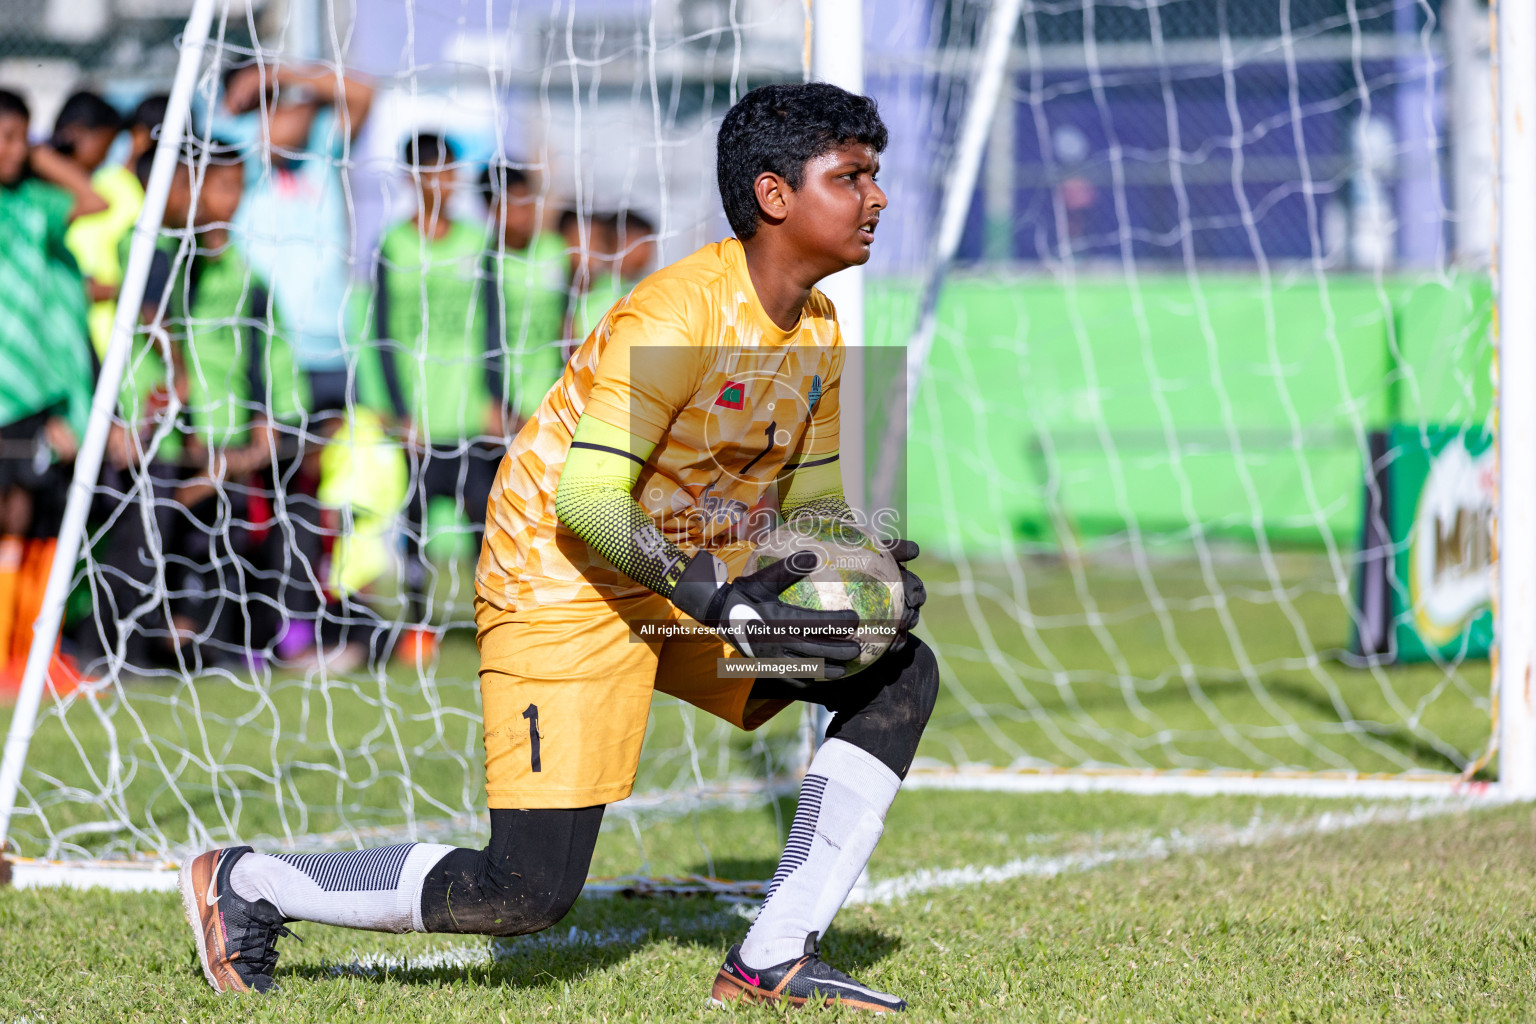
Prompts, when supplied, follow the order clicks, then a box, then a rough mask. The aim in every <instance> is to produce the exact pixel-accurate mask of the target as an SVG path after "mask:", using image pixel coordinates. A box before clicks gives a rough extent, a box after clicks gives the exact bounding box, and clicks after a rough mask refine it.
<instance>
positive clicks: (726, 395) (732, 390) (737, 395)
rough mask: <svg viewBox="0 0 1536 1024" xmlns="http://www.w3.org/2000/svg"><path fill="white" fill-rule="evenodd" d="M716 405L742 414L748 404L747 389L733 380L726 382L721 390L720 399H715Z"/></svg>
mask: <svg viewBox="0 0 1536 1024" xmlns="http://www.w3.org/2000/svg"><path fill="white" fill-rule="evenodd" d="M715 404H716V405H723V406H725V407H726V408H727V409H735V410H736V411H737V412H740V411H741V410H742V409H744V408H745V407H746V404H747V389H746V387H745V386H743V385H741V384H738V383H736V382H735V381H733V380H728V381H726V382H725V386H724V387H722V388H721V389H720V395H719V397H717V398H716V399H715Z"/></svg>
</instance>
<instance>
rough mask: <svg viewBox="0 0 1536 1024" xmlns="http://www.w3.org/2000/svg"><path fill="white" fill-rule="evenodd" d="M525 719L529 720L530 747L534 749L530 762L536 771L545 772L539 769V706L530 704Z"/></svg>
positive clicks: (524, 714)
mask: <svg viewBox="0 0 1536 1024" xmlns="http://www.w3.org/2000/svg"><path fill="white" fill-rule="evenodd" d="M523 717H524V718H526V719H528V745H529V747H531V748H532V750H531V752H530V754H529V757H528V760H529V761H530V762H532V765H533V770H534V771H536V772H538V771H543V769H542V768H540V767H539V706H538V705H537V704H529V705H528V707H527V708H525V709H524V710H523Z"/></svg>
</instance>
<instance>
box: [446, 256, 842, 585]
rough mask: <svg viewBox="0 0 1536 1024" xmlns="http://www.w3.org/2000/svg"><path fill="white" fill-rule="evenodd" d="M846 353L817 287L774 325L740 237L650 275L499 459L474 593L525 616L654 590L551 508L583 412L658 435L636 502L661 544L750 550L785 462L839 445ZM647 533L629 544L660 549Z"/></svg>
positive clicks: (651, 437) (580, 352)
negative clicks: (756, 520) (796, 315)
mask: <svg viewBox="0 0 1536 1024" xmlns="http://www.w3.org/2000/svg"><path fill="white" fill-rule="evenodd" d="M843 354H844V353H843V343H842V336H841V334H840V333H839V331H838V327H837V321H836V314H835V312H834V311H833V308H832V304H831V302H829V301H828V300H827V298H826V296H824V295H822V294H821V293H820V292H819V291H814V290H813V291H812V293H811V298H810V301H809V302H807V303H806V306H805V310H804V312H803V313H802V314H801V318H800V322H799V323H798V324H797V325H796V326H795V327H794V328H793V329H792V330H789V331H785V330H782V329H780V328H779V327H778V326H777V325H775V324H774V323H773V321H772V320H770V319H769V318H768V314H767V313H766V312H765V311H764V309H763V307H762V304H761V303H760V302H758V299H757V294H756V292H755V290H754V289H753V287H752V281H751V278H750V277H749V276H748V273H747V263H746V254H745V252H744V251H743V250H742V247H741V243H740V242H738V241H737V240H736V239H734V238H728V239H726V240H725V241H723V242H719V243H716V244H714V245H707V246H705V247H704V248H702V249H700V250H699V251H698V252H695V253H694V254H693V255H691V256H689V257H687V258H686V259H683V260H679V261H678V262H677V263H674V264H672V265H671V266H669V267H667V268H665V269H663V270H660V271H658V272H657V273H655V274H652V275H651V276H650V277H648V278H646V279H645V280H644V281H642V282H641V283H640V284H639V285H637V286H636V287H635V289H634V291H633V292H631V293H630V294H629V295H628V296H627V297H626V298H624V299H622V300H620V301H619V302H618V303H616V304H615V305H614V306H613V308H612V309H610V310H609V311H608V313H607V315H606V316H604V317H603V319H602V320H601V321H600V322H599V323H598V325H597V327H596V328H595V329H594V330H593V331H592V333H591V334H590V335H589V336H588V337H587V339H586V341H585V342H584V343H583V344H582V345H581V347H580V348H578V349H577V350H576V353H575V354H574V355H573V356H572V357H571V360H570V362H569V363H568V364H567V365H566V367H565V372H564V374H563V375H562V376H561V379H560V380H559V381H558V382H557V383H556V384H555V385H554V387H552V388H551V389H550V390H549V392H548V394H546V395H545V396H544V401H543V402H542V403H541V404H540V405H539V408H538V411H537V412H535V413H534V415H533V417H532V418H531V419H529V421H528V422H527V423H526V424H525V425H524V426H523V429H522V430H521V431H519V432H518V435H517V437H516V438H514V439H513V441H512V444H511V446H510V447H509V448H508V450H507V454H506V457H505V458H504V459H502V461H501V466H500V468H499V469H498V470H497V473H496V483H495V486H494V487H493V489H492V491H491V499H490V505H489V507H488V509H487V516H486V528H485V543H484V545H483V546H482V548H481V551H480V562H479V565H478V567H477V571H476V574H475V578H476V584H477V590H478V593H479V595H480V597H481V598H482V599H483V600H485V601H486V602H487V603H489V604H490V605H492V606H494V607H495V608H497V609H501V610H505V611H519V610H524V609H530V608H536V607H541V606H545V605H553V604H568V603H572V602H602V601H606V600H611V599H613V598H618V597H625V596H631V595H637V594H644V593H647V592H648V591H647V590H646V588H645V587H643V586H641V585H640V584H638V583H636V582H635V581H634V580H632V579H630V578H629V577H628V576H626V575H624V574H623V573H622V572H620V571H619V570H618V569H616V568H614V566H613V564H612V563H611V562H609V561H608V560H607V559H606V558H604V557H603V556H602V555H600V554H598V553H597V552H595V551H593V550H592V549H591V548H590V547H589V546H588V545H587V543H586V541H584V540H582V539H581V538H580V537H578V536H576V534H574V533H573V532H571V531H570V530H569V529H568V528H566V527H565V526H564V525H563V524H562V523H561V522H560V520H559V518H558V517H557V516H556V515H555V492H556V490H557V489H558V488H559V486H560V473H561V470H562V468H563V467H564V465H565V459H566V453H567V452H568V451H569V450H570V446H571V438H572V435H573V434H574V433H575V430H576V423H577V421H578V420H579V419H580V418H581V416H582V415H583V414H588V415H591V416H593V417H595V418H596V419H598V420H601V421H602V422H604V423H607V424H609V425H611V426H614V427H618V428H620V429H622V430H625V431H628V432H629V433H631V434H634V435H635V436H637V437H641V438H644V439H645V440H647V441H651V442H655V444H656V449H655V450H654V451H653V452H652V453H651V455H650V457H649V458H648V459H647V460H646V462H645V464H644V467H643V469H642V470H641V472H640V478H639V480H638V482H637V483H636V484H635V487H634V489H633V491H632V492H631V493H632V494H633V496H634V498H635V500H636V501H638V502H639V503H640V505H641V507H642V508H643V509H645V511H646V512H647V513H649V514H650V516H651V518H652V519H653V520H654V521H655V524H656V526H657V528H658V529H659V530H660V531H661V534H662V536H664V537H665V538H666V539H668V540H670V541H671V542H672V543H674V544H676V545H678V546H679V547H680V548H682V549H683V550H684V551H686V552H688V553H690V554H691V553H692V552H694V551H697V550H700V549H706V550H710V551H714V552H716V553H719V552H721V551H722V550H724V549H727V548H729V547H731V546H733V545H738V544H741V543H742V542H743V540H744V529H743V526H744V520H745V519H746V517H747V513H748V511H749V510H751V509H752V508H753V507H754V506H756V505H758V503H759V502H760V501H761V500H762V499H763V497H764V495H765V494H766V492H767V491H768V489H769V487H770V486H771V485H772V483H773V481H774V479H775V478H776V477H778V476H779V475H780V474H781V473H782V472H783V471H784V468H785V466H786V464H791V465H800V464H805V463H809V462H811V461H814V457H815V456H818V455H820V456H827V455H829V454H830V453H833V452H835V451H836V450H837V446H838V445H837V433H838V379H839V378H840V377H841V375H842V369H843ZM647 534H649V531H642V532H641V533H637V534H636V536H635V537H634V542H635V543H636V544H645V543H654V540H651V541H649V542H648V541H647V539H646V536H645V535H647Z"/></svg>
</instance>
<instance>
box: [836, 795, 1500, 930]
mask: <svg viewBox="0 0 1536 1024" xmlns="http://www.w3.org/2000/svg"><path fill="white" fill-rule="evenodd" d="M1487 805H1488V803H1487V801H1486V800H1477V801H1476V802H1475V806H1480V807H1486V806H1487ZM1470 806H1474V802H1473V801H1470V800H1448V801H1444V802H1440V803H1415V804H1412V805H1410V806H1406V807H1360V808H1356V809H1355V810H1353V811H1348V812H1342V813H1341V812H1335V811H1329V812H1325V813H1323V814H1319V815H1317V816H1316V817H1312V818H1306V819H1303V820H1302V821H1290V822H1285V821H1277V822H1259V821H1253V822H1250V823H1249V824H1247V825H1245V826H1243V827H1242V828H1233V827H1232V826H1230V825H1220V826H1213V827H1210V828H1204V829H1200V830H1199V831H1196V832H1190V833H1185V832H1174V833H1172V834H1171V835H1168V836H1152V837H1151V838H1149V839H1146V840H1144V841H1142V842H1140V843H1134V844H1130V845H1127V846H1122V847H1118V848H1110V849H1107V850H1094V851H1090V852H1085V853H1068V854H1057V855H1052V856H1033V857H1021V858H1018V859H1016V860H1011V861H1009V862H1007V863H1006V864H998V865H995V866H988V867H972V866H970V865H967V866H965V867H960V868H948V869H927V868H925V869H923V870H921V871H913V872H911V873H910V874H906V875H898V876H897V877H895V878H887V879H884V880H882V881H879V882H871V883H868V884H865V885H859V886H855V887H854V890H853V892H851V893H850V894H849V896H848V900H847V903H845V904H844V905H845V906H846V905H848V904H857V903H891V902H894V901H895V900H899V899H905V898H907V897H909V896H915V895H917V894H919V893H925V892H933V891H935V890H939V889H958V888H963V887H965V886H971V885H984V884H988V883H995V882H1007V881H1011V880H1012V879H1015V878H1055V877H1056V876H1057V875H1064V874H1075V873H1078V872H1083V871H1091V870H1093V869H1094V868H1098V867H1103V866H1104V865H1106V864H1114V863H1117V862H1121V861H1147V860H1164V859H1166V858H1168V857H1171V856H1173V855H1175V854H1184V853H1212V852H1215V851H1218V850H1226V849H1231V848H1233V847H1239V846H1257V845H1260V844H1262V843H1269V842H1275V841H1276V840H1281V839H1291V838H1295V837H1297V836H1306V835H1327V834H1329V833H1333V832H1344V831H1347V830H1349V829H1354V828H1360V827H1361V826H1363V825H1384V824H1397V823H1402V822H1409V821H1418V820H1420V819H1422V818H1431V817H1437V816H1439V815H1443V814H1449V813H1452V812H1454V811H1457V810H1463V809H1465V808H1467V807H1470Z"/></svg>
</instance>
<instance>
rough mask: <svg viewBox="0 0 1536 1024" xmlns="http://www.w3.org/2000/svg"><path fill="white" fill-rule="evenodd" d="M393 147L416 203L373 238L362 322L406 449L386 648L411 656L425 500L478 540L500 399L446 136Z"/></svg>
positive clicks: (476, 255) (421, 631) (478, 235)
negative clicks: (369, 324)
mask: <svg viewBox="0 0 1536 1024" xmlns="http://www.w3.org/2000/svg"><path fill="white" fill-rule="evenodd" d="M402 158H403V159H404V161H405V167H406V173H407V174H408V175H409V176H410V182H411V185H412V186H413V189H414V192H415V201H416V212H415V214H414V215H413V216H412V217H411V218H410V219H409V220H406V221H402V222H401V223H399V224H396V225H395V226H394V227H392V228H390V229H389V231H387V232H386V233H385V235H384V239H383V241H382V242H381V243H380V246H379V258H378V264H377V268H376V270H375V279H376V288H375V298H374V303H375V306H374V323H375V329H376V333H377V337H378V352H379V360H380V363H381V367H382V369H383V375H384V382H385V386H386V388H387V389H388V392H389V400H390V404H391V405H392V407H393V409H394V414H395V417H396V419H397V421H398V423H399V425H400V428H401V431H402V433H403V435H404V437H405V440H406V446H407V450H408V455H409V457H410V460H411V491H410V497H409V499H408V500H407V502H406V510H405V518H406V548H407V550H406V565H405V584H406V591H407V596H408V599H409V615H410V618H409V622H410V628H409V629H408V630H407V631H406V633H405V634H404V636H403V637H402V639H401V642H400V647H399V651H398V653H399V655H400V657H401V658H402V659H405V660H407V661H411V662H415V661H417V660H418V659H420V658H426V657H430V656H431V654H432V653H433V651H435V649H436V634H435V633H434V632H433V631H432V630H431V629H430V628H429V626H428V621H427V619H428V611H427V597H428V594H429V591H430V590H431V583H430V577H431V573H430V570H429V566H428V564H427V556H426V536H425V534H426V531H427V526H428V523H429V516H428V513H429V508H430V505H431V503H432V502H433V500H434V499H438V498H442V499H446V500H449V501H453V502H454V503H456V504H459V503H461V505H460V507H459V508H458V511H459V512H460V513H461V514H462V515H464V516H467V517H468V519H469V520H470V522H471V523H472V524H474V527H475V528H476V532H477V543H478V533H479V531H482V530H483V529H484V526H485V506H486V502H487V500H488V499H489V497H490V493H491V482H492V480H493V479H494V477H495V473H496V463H497V462H498V461H499V460H500V458H501V453H502V450H503V446H504V444H505V434H506V408H505V406H503V404H502V397H501V396H502V385H501V382H500V372H501V370H500V367H501V353H502V340H501V337H500V334H499V332H498V331H496V330H494V329H493V327H492V323H491V319H490V318H489V317H488V316H487V315H486V302H485V300H484V298H483V297H482V295H481V290H482V287H484V286H486V285H487V284H488V282H485V281H483V280H482V277H481V273H480V264H481V260H482V253H483V251H484V249H483V247H484V243H485V232H484V229H483V227H482V226H481V225H479V224H470V223H465V222H462V221H458V220H455V219H454V218H453V216H452V215H451V214H450V213H449V198H450V196H451V194H452V192H453V189H454V187H455V184H454V183H455V176H456V174H457V170H456V168H455V166H454V151H453V147H452V146H451V145H449V143H448V140H447V139H445V138H444V137H443V136H441V135H434V134H419V135H413V136H412V137H411V138H409V139H407V140H406V142H405V144H404V146H403V147H402ZM423 304H425V306H423Z"/></svg>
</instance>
